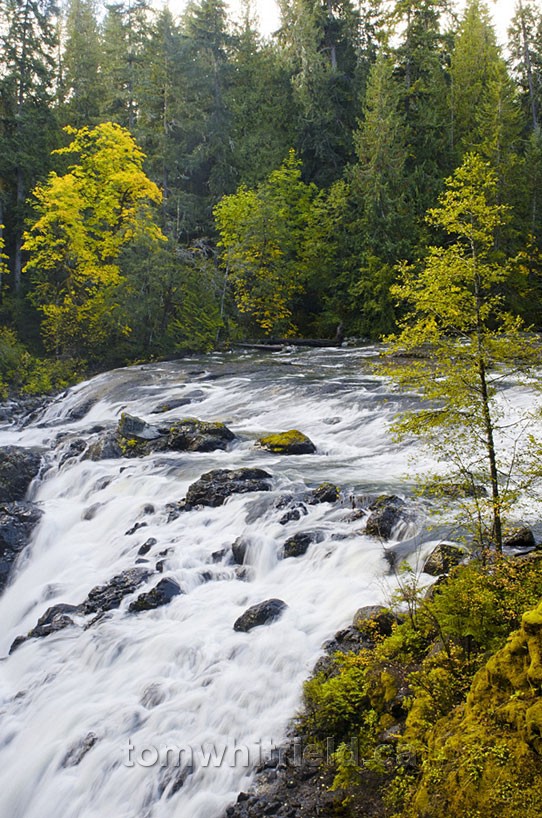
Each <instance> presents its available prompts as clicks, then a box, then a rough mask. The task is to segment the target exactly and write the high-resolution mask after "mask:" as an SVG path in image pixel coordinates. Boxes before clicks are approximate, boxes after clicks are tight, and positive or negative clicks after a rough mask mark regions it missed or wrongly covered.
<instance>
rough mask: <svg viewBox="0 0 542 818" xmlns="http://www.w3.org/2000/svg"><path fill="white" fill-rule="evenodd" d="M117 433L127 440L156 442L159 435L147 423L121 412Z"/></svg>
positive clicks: (154, 428)
mask: <svg viewBox="0 0 542 818" xmlns="http://www.w3.org/2000/svg"><path fill="white" fill-rule="evenodd" d="M118 433H119V435H120V436H121V437H124V438H126V439H127V440H132V439H135V440H157V438H159V437H161V434H160V432H159V430H158V428H157V427H156V426H151V424H150V423H147V421H145V420H142V419H141V418H138V417H136V416H135V415H129V414H128V413H127V412H123V413H122V415H121V416H120V420H119V425H118Z"/></svg>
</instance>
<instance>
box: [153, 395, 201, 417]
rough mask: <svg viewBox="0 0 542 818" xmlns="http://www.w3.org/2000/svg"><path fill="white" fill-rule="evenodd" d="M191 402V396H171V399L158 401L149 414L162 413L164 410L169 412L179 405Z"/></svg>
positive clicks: (186, 404)
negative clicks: (162, 401)
mask: <svg viewBox="0 0 542 818" xmlns="http://www.w3.org/2000/svg"><path fill="white" fill-rule="evenodd" d="M189 403H192V400H191V398H172V399H171V400H168V401H165V402H164V403H159V404H158V406H155V407H154V409H152V410H151V415H163V414H164V413H165V412H171V411H172V410H173V409H180V408H181V406H188V404H189Z"/></svg>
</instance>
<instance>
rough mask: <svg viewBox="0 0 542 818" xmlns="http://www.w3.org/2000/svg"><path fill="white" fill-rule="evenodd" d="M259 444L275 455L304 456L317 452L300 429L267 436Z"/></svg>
mask: <svg viewBox="0 0 542 818" xmlns="http://www.w3.org/2000/svg"><path fill="white" fill-rule="evenodd" d="M257 444H258V446H260V447H261V448H262V449H267V451H269V452H273V453H274V454H298V453H299V454H303V453H309V452H313V451H315V446H314V444H313V443H312V442H311V441H310V439H309V438H308V437H307V436H306V435H304V434H303V432H300V431H299V430H298V429H290V430H289V431H287V432H278V433H276V434H272V435H265V436H264V437H261V438H260V439H259V440H258V441H257Z"/></svg>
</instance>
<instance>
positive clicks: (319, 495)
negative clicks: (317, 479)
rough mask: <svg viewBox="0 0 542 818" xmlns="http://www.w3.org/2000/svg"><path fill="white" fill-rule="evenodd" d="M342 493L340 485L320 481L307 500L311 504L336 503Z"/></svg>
mask: <svg viewBox="0 0 542 818" xmlns="http://www.w3.org/2000/svg"><path fill="white" fill-rule="evenodd" d="M340 495H341V490H340V488H339V486H335V485H334V484H333V483H320V485H319V486H317V487H316V488H315V489H313V491H311V492H310V493H309V494H308V495H307V498H306V501H307V503H308V504H309V505H310V506H314V505H317V504H318V503H336V502H337V500H338V499H339V497H340Z"/></svg>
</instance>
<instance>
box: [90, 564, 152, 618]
mask: <svg viewBox="0 0 542 818" xmlns="http://www.w3.org/2000/svg"><path fill="white" fill-rule="evenodd" d="M149 575H150V574H149V571H148V569H146V568H129V569H128V570H127V571H123V572H122V574H117V576H115V577H113V579H111V580H109V582H107V583H105V585H97V586H96V587H95V588H93V589H92V590H91V591H90V593H89V595H88V597H87V599H86V600H85V601H84V602H83V604H82V605H81V612H82V613H84V614H91V613H103V612H105V611H111V610H113V609H114V608H118V607H119V606H120V604H121V602H122V600H123V599H124V598H125V597H126V596H129V595H130V594H133V593H134V591H135V590H136V589H137V588H138V587H139V586H140V585H141V584H142V583H143V582H145V580H146V579H148V577H149Z"/></svg>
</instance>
